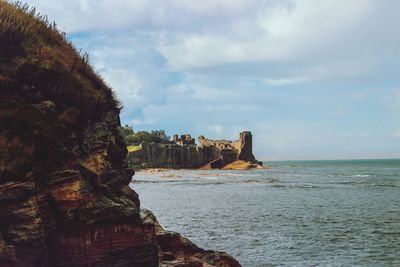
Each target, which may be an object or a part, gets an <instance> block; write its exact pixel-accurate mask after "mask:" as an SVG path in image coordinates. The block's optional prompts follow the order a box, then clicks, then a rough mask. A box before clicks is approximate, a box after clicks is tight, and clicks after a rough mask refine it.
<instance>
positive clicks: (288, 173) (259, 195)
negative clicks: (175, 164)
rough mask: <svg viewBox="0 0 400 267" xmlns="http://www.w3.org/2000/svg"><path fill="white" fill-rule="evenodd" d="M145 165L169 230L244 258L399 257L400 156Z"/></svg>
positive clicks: (276, 261)
mask: <svg viewBox="0 0 400 267" xmlns="http://www.w3.org/2000/svg"><path fill="white" fill-rule="evenodd" d="M264 165H265V166H269V167H271V168H270V169H253V170H243V171H228V170H171V171H164V172H137V173H136V174H135V175H134V176H133V181H132V183H131V186H132V188H133V189H134V190H136V191H137V192H138V193H139V196H140V200H141V206H142V207H143V208H147V209H150V210H151V211H153V212H154V214H155V215H156V216H157V218H158V219H159V221H160V223H161V225H162V226H163V227H164V228H166V229H167V230H171V231H176V232H179V233H181V234H183V235H184V236H185V237H187V238H189V239H190V240H192V241H193V242H194V243H196V244H197V245H198V246H200V247H202V248H206V249H211V250H220V251H225V252H227V253H229V254H231V255H232V256H234V257H235V258H236V259H237V260H238V261H239V262H240V263H241V264H242V265H243V266H250V267H261V266H262V267H264V266H373V267H376V266H400V160H395V159H391V160H318V161H276V162H272V161H271V162H264Z"/></svg>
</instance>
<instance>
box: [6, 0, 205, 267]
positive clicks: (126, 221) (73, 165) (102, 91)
mask: <svg viewBox="0 0 400 267" xmlns="http://www.w3.org/2000/svg"><path fill="white" fill-rule="evenodd" d="M41 18H43V16H41ZM15 25H17V26H18V27H16V26H15ZM0 59H1V61H0V88H1V94H0V266H13V267H14V266H18V267H21V266H22V267H30V266H43V267H48V266H78V267H79V266H96V267H101V266H108V267H117V266H118V267H125V266H143V267H144V266H146V267H151V266H159V258H158V246H157V243H156V240H157V237H156V233H155V229H158V228H159V227H160V226H159V225H158V224H154V223H148V222H146V221H143V220H142V219H141V218H140V214H139V211H140V202H139V198H138V195H137V194H136V192H135V191H133V190H132V189H131V188H130V187H129V183H130V181H131V177H132V175H133V171H131V170H130V169H129V168H128V166H127V163H126V154H127V150H126V146H125V143H124V140H123V138H122V136H121V134H120V132H119V127H120V120H119V110H120V107H119V106H118V102H117V101H116V100H115V99H114V97H113V92H112V91H111V89H110V88H109V87H107V86H106V85H105V84H104V83H103V81H102V80H101V79H100V78H99V77H98V76H97V75H96V74H95V73H94V71H93V70H92V69H91V67H90V66H89V65H88V64H87V58H86V57H82V56H80V55H79V54H78V53H76V51H75V49H74V48H73V47H72V46H71V45H70V43H69V42H67V41H66V40H65V39H64V36H63V34H61V33H59V32H57V31H56V30H54V27H53V26H52V25H49V24H48V23H47V22H46V21H43V20H41V19H40V18H37V17H35V15H34V14H33V13H32V12H30V13H29V14H28V13H27V8H26V7H23V6H20V5H18V4H16V5H12V4H9V3H7V2H5V1H0ZM168 240H169V239H168V238H164V239H163V246H165V247H166V248H168V247H169V246H170V247H174V246H175V245H174V244H175V243H174V242H176V241H175V240H176V239H173V238H172V239H170V240H171V241H168ZM168 242H171V244H170V245H169V244H168ZM183 248H184V247H182V249H183ZM196 251H197V250H196ZM166 252H168V251H166ZM174 252H175V253H177V251H175V250H174ZM170 253H172V254H173V252H170ZM182 253H184V251H182ZM173 255H174V256H175V254H173ZM164 258H165V259H171V258H170V257H168V256H165V257H164ZM200 258H201V257H200ZM196 259H197V257H196ZM204 260H206V259H204Z"/></svg>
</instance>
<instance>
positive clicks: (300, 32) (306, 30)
mask: <svg viewBox="0 0 400 267" xmlns="http://www.w3.org/2000/svg"><path fill="white" fill-rule="evenodd" d="M27 2H28V3H29V4H31V5H35V6H36V7H37V9H38V10H39V11H40V12H41V13H45V14H48V15H49V18H50V19H51V20H56V21H57V24H58V25H59V27H60V28H61V29H63V30H65V31H67V33H68V36H69V37H70V39H71V40H72V42H73V43H74V45H76V46H77V47H78V48H82V49H83V50H84V51H87V52H89V54H90V58H91V62H92V63H93V65H94V67H95V68H96V70H97V71H98V72H99V73H100V74H101V75H102V76H103V77H104V78H105V80H106V81H107V83H109V84H110V86H111V87H113V89H114V90H115V91H116V94H117V96H118V98H119V100H120V101H121V102H122V103H123V106H124V109H123V110H122V114H121V120H122V122H123V123H129V124H133V126H134V127H135V128H137V129H138V128H140V129H144V130H152V129H165V130H167V132H168V133H169V134H174V133H178V134H181V133H187V132H189V133H191V134H192V135H193V136H198V135H200V134H204V135H205V136H208V137H210V138H229V139H235V138H237V136H238V134H239V132H240V131H243V130H252V131H253V134H254V139H255V140H254V141H255V151H256V154H257V155H259V157H261V158H265V157H273V156H282V157H284V156H307V157H308V156H310V157H311V156H313V155H314V156H316V155H317V156H321V155H326V154H330V155H334V156H336V155H338V156H340V155H350V154H352V155H355V154H357V153H358V152H360V153H361V154H362V153H364V154H368V155H372V154H374V153H375V154H379V155H381V154H385V153H389V154H390V155H394V154H396V153H397V152H396V151H400V147H399V145H398V144H397V143H398V142H397V143H396V142H395V141H396V140H398V139H395V136H396V135H397V128H398V127H397V125H398V122H399V120H398V118H399V117H400V109H399V107H400V90H392V88H400V84H399V83H398V82H397V80H398V79H397V78H398V73H399V71H400V64H399V63H398V61H397V58H398V54H399V52H398V47H399V46H400V35H398V34H397V32H398V29H399V28H400V17H399V16H398V14H397V12H398V10H399V8H400V2H399V1H395V0H385V1H381V0H354V1H346V2H344V1H336V0H318V1H317V0H315V1H312V0H282V1H277V0H203V1H185V0H170V1H161V0H146V1H145V0H119V1H111V0H71V1H64V0H52V1H50V0H40V1H39V0H28V1H27ZM371 88H379V89H371ZM382 99H384V100H383V101H382ZM365 144H368V145H367V146H366V145H365ZM397 154H398V153H397Z"/></svg>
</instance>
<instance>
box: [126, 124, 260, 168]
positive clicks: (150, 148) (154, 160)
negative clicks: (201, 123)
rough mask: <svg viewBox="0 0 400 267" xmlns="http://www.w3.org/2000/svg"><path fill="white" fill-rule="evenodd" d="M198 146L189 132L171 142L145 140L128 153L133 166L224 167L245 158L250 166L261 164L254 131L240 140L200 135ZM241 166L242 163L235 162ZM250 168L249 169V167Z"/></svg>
mask: <svg viewBox="0 0 400 267" xmlns="http://www.w3.org/2000/svg"><path fill="white" fill-rule="evenodd" d="M198 140H199V145H196V143H195V141H194V139H193V138H192V137H191V136H190V135H189V134H186V135H182V136H181V137H180V138H179V137H178V135H174V138H173V141H172V143H171V144H161V143H154V142H152V143H150V142H142V143H141V144H140V146H139V147H138V149H135V151H133V152H131V153H129V154H128V164H129V166H130V168H132V169H141V168H175V169H195V168H200V169H221V168H223V167H224V166H226V165H228V164H230V163H233V162H235V161H245V162H247V163H248V164H247V165H246V166H247V167H249V166H250V167H252V166H254V167H256V166H262V163H261V162H259V161H257V160H256V159H255V157H254V155H253V148H252V146H253V143H252V135H251V132H249V131H247V132H242V133H240V138H239V140H238V141H235V142H232V141H229V140H211V139H206V138H205V137H204V136H200V137H199V138H198ZM236 166H237V167H238V166H240V164H236ZM246 169H247V168H246Z"/></svg>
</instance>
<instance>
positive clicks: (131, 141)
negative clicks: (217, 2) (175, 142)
mask: <svg viewBox="0 0 400 267" xmlns="http://www.w3.org/2000/svg"><path fill="white" fill-rule="evenodd" d="M121 134H122V136H123V137H124V140H125V143H126V144H127V145H128V146H131V145H140V144H141V143H142V142H154V143H159V144H168V143H170V142H171V141H170V139H171V138H170V137H169V136H168V135H167V134H166V132H165V130H153V131H150V132H147V131H138V132H136V133H135V132H134V131H133V128H132V127H131V126H129V125H125V127H121Z"/></svg>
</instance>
